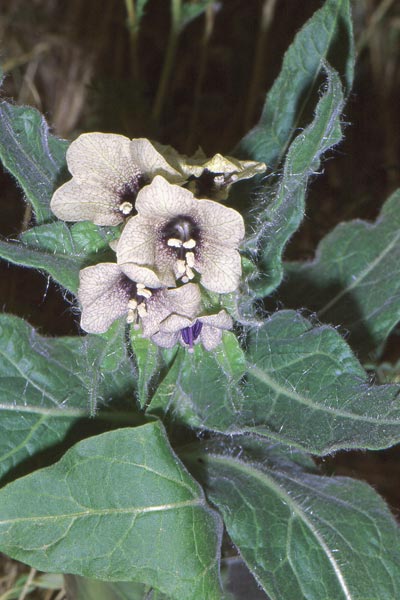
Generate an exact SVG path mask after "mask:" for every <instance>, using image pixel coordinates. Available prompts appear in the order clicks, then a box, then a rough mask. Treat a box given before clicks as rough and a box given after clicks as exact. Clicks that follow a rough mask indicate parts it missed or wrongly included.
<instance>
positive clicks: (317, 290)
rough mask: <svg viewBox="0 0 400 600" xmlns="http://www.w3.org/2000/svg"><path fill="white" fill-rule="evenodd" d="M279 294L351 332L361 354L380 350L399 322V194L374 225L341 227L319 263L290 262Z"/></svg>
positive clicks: (357, 223)
mask: <svg viewBox="0 0 400 600" xmlns="http://www.w3.org/2000/svg"><path fill="white" fill-rule="evenodd" d="M286 273H287V276H286V278H285V281H284V283H283V286H282V288H281V290H280V291H282V296H281V295H280V298H281V297H282V299H283V302H284V303H285V304H287V305H288V306H291V307H293V308H295V307H300V306H306V307H307V308H309V309H310V310H312V311H315V312H317V313H318V317H319V318H320V319H322V320H323V321H326V322H329V323H332V324H334V325H341V326H342V327H343V329H344V330H345V331H348V332H349V338H348V341H349V343H350V345H351V346H352V347H353V348H354V349H356V350H357V351H358V353H359V354H361V355H362V356H364V357H365V356H367V354H368V353H369V352H371V351H374V350H378V349H379V348H381V346H382V345H383V343H384V342H385V340H386V338H387V336H388V335H389V333H390V332H391V331H392V329H393V327H394V326H395V325H396V324H397V323H398V321H399V320H400V190H398V191H397V192H395V193H394V194H393V195H392V196H391V197H390V198H389V199H388V200H387V202H386V203H385V205H384V207H383V209H382V212H381V214H380V216H379V218H378V219H377V221H376V223H373V224H371V223H366V222H365V221H360V220H356V221H351V222H349V223H341V224H340V225H339V226H338V227H336V228H335V229H334V230H333V231H332V232H331V233H330V234H329V235H327V236H326V238H325V239H323V240H322V242H321V243H320V245H319V247H318V249H317V252H316V257H315V260H313V261H312V262H306V263H295V262H293V263H288V264H287V265H286Z"/></svg>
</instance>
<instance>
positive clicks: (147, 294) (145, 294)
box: [137, 288, 153, 298]
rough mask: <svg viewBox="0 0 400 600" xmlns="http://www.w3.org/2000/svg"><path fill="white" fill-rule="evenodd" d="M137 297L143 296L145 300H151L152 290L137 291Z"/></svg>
mask: <svg viewBox="0 0 400 600" xmlns="http://www.w3.org/2000/svg"><path fill="white" fill-rule="evenodd" d="M137 295H138V296H143V298H151V297H152V295H153V294H152V293H151V291H150V290H148V289H146V288H143V289H141V290H138V291H137Z"/></svg>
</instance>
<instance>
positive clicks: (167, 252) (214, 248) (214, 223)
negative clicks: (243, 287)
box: [117, 177, 245, 293]
mask: <svg viewBox="0 0 400 600" xmlns="http://www.w3.org/2000/svg"><path fill="white" fill-rule="evenodd" d="M136 210H137V212H138V214H137V216H135V217H132V218H131V219H130V220H129V221H128V222H127V224H126V226H125V228H124V230H123V232H122V235H121V238H120V240H119V242H118V245H117V261H118V264H119V266H120V267H121V269H122V270H123V271H125V269H126V266H125V265H126V264H136V265H141V266H145V267H147V268H149V269H152V270H153V271H154V272H155V273H156V275H157V276H158V277H159V279H160V281H161V282H162V283H163V284H164V285H166V286H169V287H173V286H175V284H176V281H182V282H183V283H187V282H189V281H192V280H194V279H195V278H196V277H197V275H196V273H197V274H199V276H200V283H201V285H203V286H204V287H205V288H207V289H208V290H210V291H213V292H217V293H228V292H233V291H234V290H236V289H237V287H238V286H239V282H240V277H241V258H240V254H239V252H238V246H239V244H240V242H241V240H242V239H243V237H244V233H245V231H244V222H243V218H242V216H241V215H240V214H239V213H238V212H237V211H235V210H233V209H232V208H228V207H226V206H223V205H222V204H219V203H217V202H213V201H212V200H206V199H197V198H195V197H194V195H193V194H192V193H191V192H190V191H189V190H187V189H184V188H182V187H180V186H177V185H171V184H170V183H168V182H167V181H166V180H165V179H164V178H163V177H155V178H154V180H153V182H152V183H151V185H148V186H146V187H144V188H143V189H142V190H141V191H140V192H139V193H138V196H137V199H136ZM143 283H145V284H146V285H147V281H146V280H144V281H143ZM149 285H150V284H149Z"/></svg>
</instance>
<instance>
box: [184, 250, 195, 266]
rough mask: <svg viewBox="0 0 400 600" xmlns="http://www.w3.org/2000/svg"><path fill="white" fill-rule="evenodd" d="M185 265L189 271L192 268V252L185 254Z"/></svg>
mask: <svg viewBox="0 0 400 600" xmlns="http://www.w3.org/2000/svg"><path fill="white" fill-rule="evenodd" d="M185 258H186V264H187V266H188V267H190V268H191V269H192V268H193V267H194V254H193V252H186V256H185Z"/></svg>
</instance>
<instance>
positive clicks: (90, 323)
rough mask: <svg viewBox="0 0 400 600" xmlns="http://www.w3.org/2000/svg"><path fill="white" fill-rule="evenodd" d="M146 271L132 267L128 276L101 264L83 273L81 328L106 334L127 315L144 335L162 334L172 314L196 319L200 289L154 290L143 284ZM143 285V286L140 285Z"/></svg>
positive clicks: (115, 268) (188, 286)
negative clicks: (112, 325)
mask: <svg viewBox="0 0 400 600" xmlns="http://www.w3.org/2000/svg"><path fill="white" fill-rule="evenodd" d="M145 271H146V269H143V268H142V267H137V266H135V265H131V269H130V274H131V276H132V277H133V278H135V279H136V281H135V280H133V279H131V278H129V277H127V276H126V274H125V273H123V272H122V271H121V269H120V268H119V266H118V265H116V264H115V263H100V264H98V265H95V266H93V267H86V268H85V269H82V271H81V272H80V285H79V290H78V298H79V300H80V303H81V305H82V317H81V327H82V329H84V330H85V331H87V332H88V333H104V332H105V331H107V329H108V328H109V327H110V325H111V324H112V323H113V322H114V321H115V320H116V319H118V318H120V317H122V316H125V317H126V320H127V322H128V323H132V324H133V325H134V327H135V328H139V327H140V325H142V327H143V335H144V336H145V337H151V336H152V335H154V334H155V333H156V332H157V331H159V323H160V322H161V321H162V320H164V319H166V318H167V317H168V316H169V315H171V314H177V315H181V316H185V317H186V318H193V317H194V316H195V315H196V314H198V312H199V308H200V290H199V289H198V286H196V285H194V284H189V285H187V286H183V287H182V288H179V289H165V288H160V287H157V281H158V280H157V278H155V277H154V279H153V281H152V285H153V288H150V287H146V286H145V285H144V284H143V283H141V278H142V275H143V273H144V272H145ZM139 282H140V283H139Z"/></svg>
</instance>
